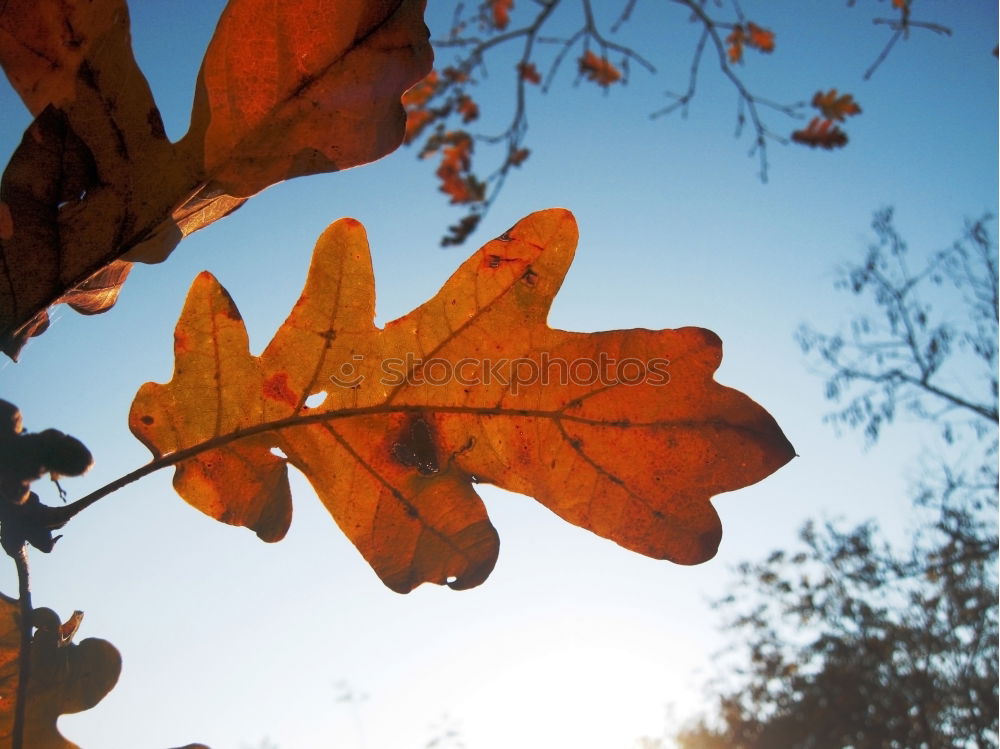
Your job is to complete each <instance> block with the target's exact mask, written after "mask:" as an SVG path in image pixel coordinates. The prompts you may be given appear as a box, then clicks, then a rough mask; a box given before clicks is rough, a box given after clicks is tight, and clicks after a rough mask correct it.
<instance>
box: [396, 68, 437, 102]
mask: <svg viewBox="0 0 1000 749" xmlns="http://www.w3.org/2000/svg"><path fill="white" fill-rule="evenodd" d="M439 85H440V78H439V77H438V72H437V71H436V70H432V71H431V72H430V73H428V74H427V75H426V77H424V79H423V80H421V81H419V82H417V83H416V84H414V85H413V86H412V87H411V88H409V89H407V90H406V92H405V93H404V94H403V96H402V103H403V106H404V107H405V108H406V109H415V108H417V107H422V106H424V105H425V104H426V103H427V102H428V101H430V99H431V97H433V96H434V94H436V93H437V90H438V86H439Z"/></svg>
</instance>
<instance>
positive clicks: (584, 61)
mask: <svg viewBox="0 0 1000 749" xmlns="http://www.w3.org/2000/svg"><path fill="white" fill-rule="evenodd" d="M579 63H580V73H582V74H583V75H584V76H585V77H586V79H587V80H588V81H593V82H594V83H596V84H598V85H600V86H604V87H605V88H607V87H608V86H610V85H611V84H612V83H616V82H618V81H620V80H621V77H622V74H621V71H619V70H618V68H616V67H615V66H614V65H612V64H611V63H610V62H608V61H607V59H605V58H603V57H598V56H597V55H595V54H594V53H593V52H591V51H590V50H589V49H588V50H587V52H586V53H585V54H584V55H583V57H581V58H580V60H579Z"/></svg>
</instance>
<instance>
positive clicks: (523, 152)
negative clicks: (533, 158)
mask: <svg viewBox="0 0 1000 749" xmlns="http://www.w3.org/2000/svg"><path fill="white" fill-rule="evenodd" d="M530 154H531V151H529V150H528V149H527V148H519V149H517V150H516V151H514V153H512V154H511V155H510V156H509V157H508V158H507V160H508V161H509V162H510V163H511V165H512V166H521V164H523V163H524V162H525V160H526V159H527V158H528V156H529V155H530Z"/></svg>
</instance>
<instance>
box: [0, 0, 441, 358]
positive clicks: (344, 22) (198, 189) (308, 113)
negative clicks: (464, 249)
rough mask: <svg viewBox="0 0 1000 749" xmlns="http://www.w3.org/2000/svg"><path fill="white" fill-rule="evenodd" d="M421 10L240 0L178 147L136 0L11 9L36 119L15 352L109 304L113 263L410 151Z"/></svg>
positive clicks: (2, 323)
mask: <svg viewBox="0 0 1000 749" xmlns="http://www.w3.org/2000/svg"><path fill="white" fill-rule="evenodd" d="M422 14H423V0H398V1H397V2H393V3H381V2H380V3H373V2H367V1H366V0H340V1H339V2H331V1H330V0H306V1H305V2H291V1H290V0H278V2H274V0H230V2H229V3H228V5H227V6H226V8H225V10H224V11H223V14H222V18H221V19H220V21H219V24H218V27H217V28H216V31H215V35H214V36H213V38H212V41H211V43H210V44H209V48H208V51H207V52H206V56H205V60H204V62H203V65H202V68H201V73H200V75H199V78H198V83H197V87H196V95H195V103H194V111H193V113H192V118H191V122H192V125H191V129H190V131H189V132H188V134H187V135H186V136H185V137H184V138H183V139H182V140H181V141H180V142H179V143H176V144H174V143H171V142H170V141H169V140H168V139H167V137H166V134H165V133H164V130H163V124H162V121H161V119H160V114H159V111H158V110H157V108H156V104H155V102H154V101H153V98H152V95H151V93H150V90H149V87H148V85H147V84H146V81H145V79H144V77H143V75H142V72H141V71H140V70H139V68H138V66H137V64H136V62H135V59H134V57H133V54H132V49H131V43H130V32H129V18H128V9H127V7H126V4H125V2H124V0H93V1H91V0H61V1H60V2H50V1H46V2H41V1H39V0H9V1H8V2H5V3H3V4H2V5H0V63H2V65H3V67H4V70H5V72H6V73H7V75H8V77H9V78H10V80H11V82H12V84H13V85H14V87H15V89H16V90H17V91H18V93H19V94H20V96H21V97H22V99H23V100H24V102H25V104H26V105H27V106H28V108H29V109H30V110H31V111H32V113H33V114H35V115H36V119H35V121H34V123H32V125H31V126H30V127H29V129H28V131H27V132H26V134H25V137H24V139H23V141H22V143H21V145H20V146H19V148H18V149H17V151H16V152H15V154H14V156H13V158H12V159H11V163H10V165H9V166H8V168H7V170H6V171H5V172H4V175H3V179H2V182H0V203H2V204H3V205H4V206H5V209H4V216H3V221H2V225H0V244H2V246H0V254H2V255H3V257H4V258H5V262H4V263H3V264H2V267H0V349H2V350H4V351H5V352H7V353H8V355H10V356H12V357H16V356H17V353H18V351H19V350H20V348H21V347H22V346H23V345H24V343H25V341H26V340H27V338H29V337H30V336H32V335H35V334H37V333H39V332H41V331H42V330H44V328H45V327H46V325H47V315H46V309H47V307H49V306H50V305H52V304H56V303H59V302H67V303H72V305H73V306H74V307H75V308H77V309H81V310H85V311H87V312H99V311H103V310H104V309H107V308H108V307H110V306H111V304H113V303H114V299H115V296H116V295H117V288H113V286H114V284H117V286H118V287H120V285H121V283H122V282H123V281H124V279H125V276H126V275H127V268H126V267H125V266H124V265H119V266H117V267H116V268H114V270H112V271H111V272H108V271H107V268H108V266H109V265H111V264H112V263H114V262H116V261H118V262H120V263H123V264H124V263H127V262H133V261H136V260H141V261H144V262H159V261H160V260H162V259H164V258H165V257H166V256H167V255H168V254H169V253H170V251H171V250H172V249H173V247H174V246H175V245H176V244H177V242H178V241H179V240H180V239H181V238H182V237H183V236H184V235H186V234H189V233H190V232H192V231H196V230H198V229H200V228H202V227H204V226H206V225H208V224H209V223H211V222H213V221H215V220H217V219H219V218H221V217H223V216H225V215H227V214H228V213H231V212H232V211H233V210H236V209H237V208H238V207H239V206H240V205H241V204H242V203H243V201H244V200H245V199H246V198H247V197H249V196H250V195H252V194H254V193H256V192H258V191H260V190H262V189H264V188H265V187H267V186H269V185H271V184H274V183H276V182H279V181H281V180H284V179H288V178H291V177H295V176H299V175H304V174H312V173H316V172H322V171H333V170H337V169H344V168H347V167H350V166H355V165H358V164H362V163H366V162H368V161H372V160H374V159H377V158H380V157H381V156H383V155H385V154H386V153H389V152H390V151H392V150H394V149H395V148H396V147H397V146H399V144H400V143H401V142H402V139H403V136H404V131H405V125H404V123H405V119H406V117H405V114H404V111H403V107H402V105H401V103H400V97H401V95H402V93H403V92H404V91H405V90H406V89H408V88H409V87H410V86H411V85H412V84H413V83H414V82H416V81H417V80H419V79H420V78H421V77H422V76H424V75H425V74H426V73H427V71H428V70H429V68H430V61H431V51H430V45H429V44H428V41H427V29H426V27H425V26H424V24H423V19H422ZM262 82H266V84H263V83H262Z"/></svg>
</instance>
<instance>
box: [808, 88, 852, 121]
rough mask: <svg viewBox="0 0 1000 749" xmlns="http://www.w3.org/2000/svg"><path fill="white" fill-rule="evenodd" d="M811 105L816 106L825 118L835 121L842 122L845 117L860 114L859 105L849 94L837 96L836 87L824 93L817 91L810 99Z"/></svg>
mask: <svg viewBox="0 0 1000 749" xmlns="http://www.w3.org/2000/svg"><path fill="white" fill-rule="evenodd" d="M812 105H813V106H814V107H816V108H817V109H818V110H819V111H820V113H821V114H822V115H823V117H824V118H825V119H828V120H833V121H835V122H843V121H844V120H845V119H846V118H848V117H851V116H853V115H856V114H861V107H860V106H858V103H857V102H856V101H854V97H853V96H852V95H851V94H843V95H842V96H837V89H835V88H831V89H830V90H829V91H827V92H826V93H825V94H824V93H823V92H822V91H817V92H816V93H815V95H814V96H813V99H812Z"/></svg>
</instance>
